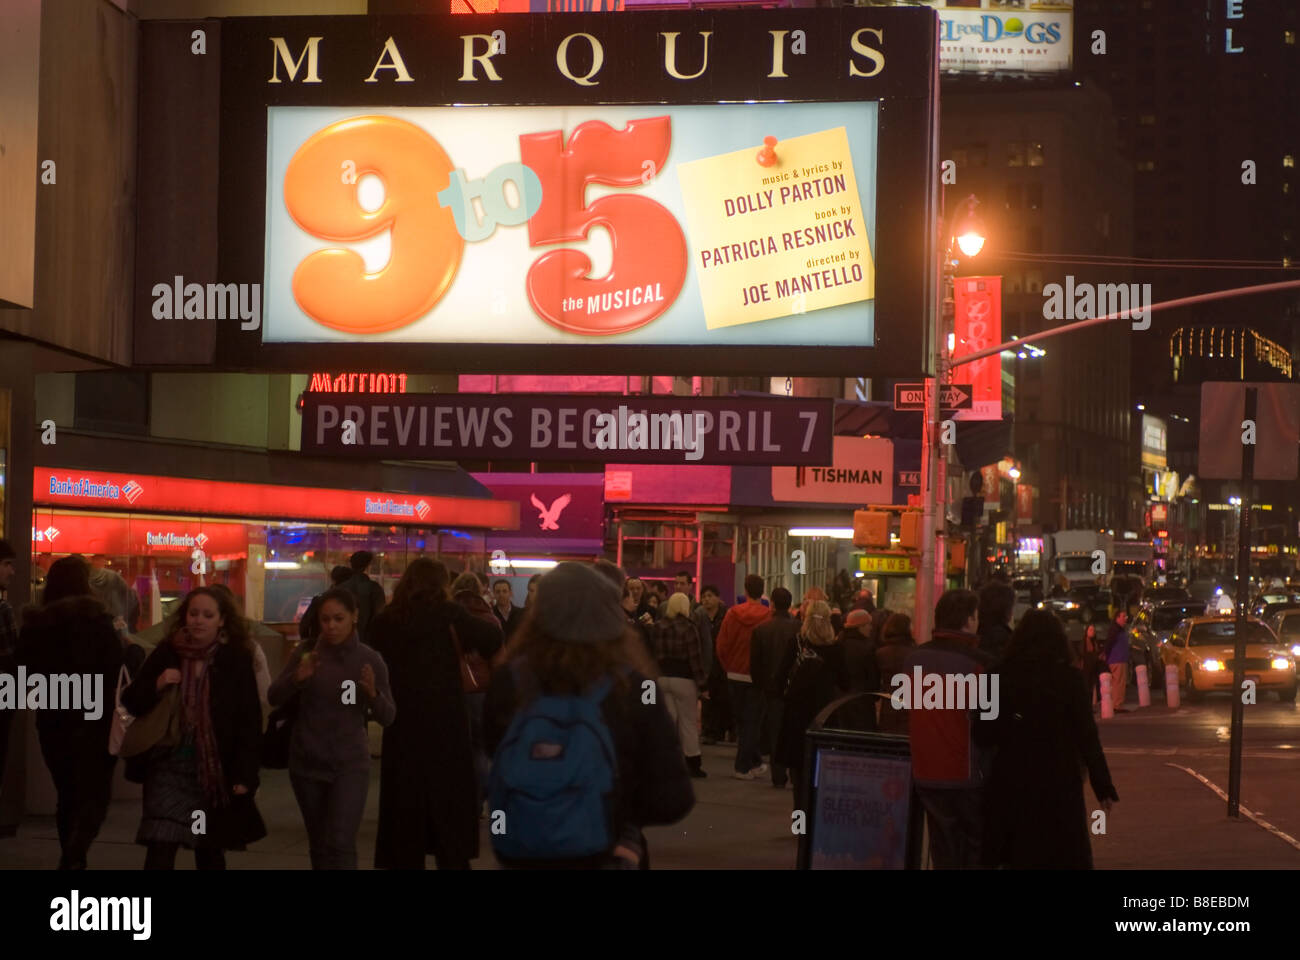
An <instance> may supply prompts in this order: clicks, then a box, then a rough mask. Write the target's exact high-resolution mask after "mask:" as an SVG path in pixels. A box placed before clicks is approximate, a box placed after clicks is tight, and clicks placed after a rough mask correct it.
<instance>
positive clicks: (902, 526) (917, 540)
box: [898, 510, 921, 550]
mask: <svg viewBox="0 0 1300 960" xmlns="http://www.w3.org/2000/svg"><path fill="white" fill-rule="evenodd" d="M898 521H899V522H898V545H899V546H901V547H902V548H903V549H904V550H917V549H919V548H920V545H921V513H920V511H917V510H910V511H908V512H906V513H903V514H902V515H900V516H899V518H898Z"/></svg>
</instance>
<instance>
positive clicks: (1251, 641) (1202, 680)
mask: <svg viewBox="0 0 1300 960" xmlns="http://www.w3.org/2000/svg"><path fill="white" fill-rule="evenodd" d="M1236 629H1237V623H1236V620H1235V619H1234V618H1233V617H1214V616H1209V617H1189V618H1188V619H1186V620H1184V621H1183V622H1182V623H1180V624H1179V625H1178V629H1177V630H1175V631H1174V632H1173V634H1172V635H1171V636H1170V637H1169V638H1168V639H1167V640H1165V641H1164V642H1163V643H1162V644H1161V645H1160V656H1161V659H1162V660H1163V661H1164V664H1165V666H1169V665H1170V664H1173V665H1174V666H1175V667H1176V668H1177V669H1178V679H1179V681H1180V682H1181V685H1182V688H1183V691H1184V695H1185V696H1186V697H1187V699H1188V700H1196V699H1199V698H1200V697H1201V696H1202V695H1203V694H1206V693H1214V692H1223V693H1228V692H1231V690H1232V678H1233V671H1234V669H1235V667H1236V664H1235V662H1234V659H1233V658H1234V655H1235V650H1234V647H1235V644H1236V635H1237V634H1236ZM1245 659H1246V662H1245V664H1244V667H1243V669H1244V674H1243V676H1244V677H1245V679H1247V680H1254V681H1255V689H1256V691H1264V690H1272V691H1274V692H1276V693H1277V695H1278V697H1279V698H1280V699H1282V700H1290V701H1294V700H1295V698H1296V658H1295V656H1294V655H1292V653H1291V651H1290V650H1288V649H1287V648H1286V646H1285V645H1284V644H1283V643H1282V642H1281V641H1279V640H1278V639H1277V637H1276V636H1275V635H1274V634H1273V631H1272V630H1270V629H1269V628H1268V627H1266V626H1265V625H1264V624H1263V622H1262V621H1259V620H1256V619H1254V618H1251V619H1249V620H1247V621H1246V658H1245Z"/></svg>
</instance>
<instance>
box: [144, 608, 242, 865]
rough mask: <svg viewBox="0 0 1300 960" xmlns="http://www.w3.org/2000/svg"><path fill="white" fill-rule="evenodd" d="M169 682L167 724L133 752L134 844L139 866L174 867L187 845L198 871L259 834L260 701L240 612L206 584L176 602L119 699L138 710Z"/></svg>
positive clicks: (160, 693) (222, 861) (154, 700)
mask: <svg viewBox="0 0 1300 960" xmlns="http://www.w3.org/2000/svg"><path fill="white" fill-rule="evenodd" d="M173 685H174V686H177V687H178V688H179V689H178V694H177V698H176V709H177V711H178V712H177V716H176V722H175V724H174V726H173V727H171V728H169V731H168V733H167V734H166V735H164V737H163V739H162V740H161V741H160V742H159V743H157V744H155V745H154V746H153V747H151V748H150V749H149V750H148V751H147V752H146V753H145V754H144V755H143V756H142V758H139V759H141V760H142V765H143V779H144V811H143V816H142V817H141V819H140V829H139V831H138V832H137V834H136V843H140V844H144V845H145V846H147V847H148V848H149V852H148V853H147V854H146V856H145V862H144V867H145V869H146V870H172V869H174V868H175V866H176V853H177V850H178V849H179V848H180V847H181V846H185V847H189V848H192V849H193V850H194V863H195V866H196V867H197V868H198V869H200V870H224V869H225V868H226V857H225V851H227V850H243V849H244V848H245V847H246V846H247V845H248V844H250V843H253V842H254V841H256V840H260V839H262V837H264V836H266V825H265V824H264V823H263V822H262V817H261V814H259V813H258V811H257V805H256V804H255V803H254V801H253V796H254V794H255V793H256V792H257V786H258V767H259V762H260V757H261V744H262V702H261V698H260V697H259V696H258V692H257V678H256V676H255V674H254V672H253V652H252V641H251V640H250V639H249V636H248V632H247V626H246V624H245V620H244V618H243V617H241V616H240V615H239V612H238V611H237V610H236V609H235V608H234V606H233V605H232V604H231V603H230V601H229V600H228V599H227V598H226V597H225V596H224V595H222V594H221V593H220V592H219V591H216V590H213V589H212V588H211V587H199V588H198V589H196V590H191V591H190V592H189V594H188V595H187V596H186V597H185V599H184V600H183V601H182V602H181V606H180V610H178V611H177V614H176V617H175V619H174V620H173V621H172V624H171V627H170V629H169V630H168V634H167V638H166V639H165V640H163V642H162V643H160V644H158V646H157V647H155V648H154V651H153V653H151V654H149V658H148V659H147V660H145V662H144V665H143V666H142V667H141V668H140V670H139V672H138V673H137V674H136V677H135V679H134V680H133V681H132V682H131V685H130V686H129V687H127V688H126V689H125V690H123V691H122V706H124V707H125V708H126V709H127V710H128V711H129V712H130V713H131V714H132V715H133V716H135V717H138V718H142V717H144V716H146V715H147V714H148V713H149V712H150V711H151V710H153V708H154V707H155V706H156V705H157V704H158V701H159V700H160V699H161V698H162V697H163V696H164V695H165V694H166V691H167V688H168V687H171V686H173ZM137 722H139V721H137ZM133 766H134V765H133ZM198 812H202V813H203V817H202V818H198V817H196V816H195V814H196V813H198ZM199 824H201V825H202V827H203V829H202V831H197V830H196V827H197V826H198V825H199Z"/></svg>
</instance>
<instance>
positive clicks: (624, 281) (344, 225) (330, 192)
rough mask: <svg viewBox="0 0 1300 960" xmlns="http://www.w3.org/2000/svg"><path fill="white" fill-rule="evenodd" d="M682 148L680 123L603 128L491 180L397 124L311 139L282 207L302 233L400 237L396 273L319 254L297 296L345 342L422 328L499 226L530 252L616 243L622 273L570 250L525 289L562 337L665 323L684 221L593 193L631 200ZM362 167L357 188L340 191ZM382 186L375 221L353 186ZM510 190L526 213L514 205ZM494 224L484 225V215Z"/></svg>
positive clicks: (539, 269) (545, 142) (537, 137)
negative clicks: (593, 238)
mask: <svg viewBox="0 0 1300 960" xmlns="http://www.w3.org/2000/svg"><path fill="white" fill-rule="evenodd" d="M671 142H672V127H671V118H669V117H651V118H646V119H640V120H633V121H630V122H629V123H628V124H627V126H626V127H624V128H623V129H622V130H615V129H614V128H613V127H611V126H609V125H608V124H606V123H603V122H601V121H589V122H587V123H583V124H581V125H579V126H578V127H577V128H576V129H574V131H573V133H572V134H571V135H570V136H569V141H568V144H567V145H566V144H565V143H564V138H563V131H561V130H552V131H548V132H546V133H533V134H525V135H522V136H520V138H519V146H520V154H521V160H522V162H511V163H506V164H503V165H501V166H499V167H497V168H496V169H495V170H493V171H492V172H491V173H489V174H488V175H487V176H486V177H485V178H483V179H480V180H470V179H468V178H467V176H466V174H465V172H464V171H463V170H460V169H456V168H454V167H453V165H452V161H451V159H450V157H448V155H447V153H446V151H445V150H443V148H442V145H441V144H439V143H438V141H437V140H435V139H434V138H433V137H432V136H430V135H429V134H428V133H426V132H425V131H424V130H422V129H421V128H420V127H417V126H416V125H415V124H412V123H408V122H407V121H405V120H398V119H396V118H393V117H382V116H366V117H354V118H352V119H349V120H341V121H339V122H337V123H333V124H330V125H329V126H328V127H325V128H324V129H323V130H320V131H319V132H317V133H316V134H314V135H313V136H312V137H311V138H310V139H308V140H307V142H306V143H304V144H303V145H302V147H300V148H299V149H298V152H297V153H295V154H294V156H293V158H292V159H291V160H290V161H289V165H288V168H287V169H286V171H285V177H284V201H285V206H286V207H287V208H288V211H289V214H290V216H292V217H293V219H294V221H295V222H296V223H297V224H298V226H300V227H301V228H302V229H303V230H305V231H307V232H308V233H310V234H312V235H313V236H315V237H319V238H321V239H322V240H330V241H335V242H355V241H360V240H366V239H368V238H370V237H373V236H376V235H378V234H380V233H382V232H383V231H385V230H388V231H390V236H391V241H392V245H391V253H390V256H389V261H388V264H387V265H386V266H385V267H384V268H383V269H382V270H380V271H379V272H377V273H373V274H368V273H366V271H365V264H364V262H363V261H362V259H361V256H360V255H359V254H357V253H356V252H354V251H352V250H348V249H344V248H337V247H334V248H328V249H324V250H318V251H317V252H315V253H312V254H310V255H309V256H307V257H305V258H304V259H303V261H302V262H301V263H300V264H299V265H298V268H297V269H296V270H295V271H294V274H293V296H294V299H295V300H296V301H297V303H298V305H299V306H300V307H301V308H302V310H303V311H304V312H305V313H306V314H307V315H308V316H310V317H312V318H313V319H315V320H316V321H317V322H318V323H321V324H323V325H324V326H327V327H331V328H333V329H335V330H342V331H346V332H348V333H362V334H364V333H383V332H385V331H388V330H395V329H398V328H400V327H404V326H406V325H408V324H410V323H414V322H415V321H416V320H418V319H420V318H421V317H423V316H424V315H425V314H427V313H428V312H429V311H430V310H431V309H433V307H434V305H435V304H437V303H438V301H439V300H440V299H442V297H443V296H444V295H445V294H446V292H447V290H448V289H449V288H450V287H451V285H452V283H453V282H454V281H455V278H456V272H457V270H458V269H459V267H460V260H461V255H462V253H463V252H464V248H465V243H466V242H469V243H476V242H479V241H482V240H486V239H488V238H489V237H491V236H492V234H493V233H494V232H495V231H496V228H497V226H498V225H505V226H518V225H520V224H523V223H525V222H527V224H528V241H529V245H530V246H533V247H546V246H552V245H555V244H562V243H571V242H574V241H578V240H583V239H585V238H586V237H587V235H588V233H589V232H590V230H591V228H592V227H596V226H601V227H604V228H605V229H606V230H608V231H609V234H610V237H611V240H612V244H613V249H614V256H613V264H612V266H611V268H610V271H609V273H608V275H606V276H604V277H599V278H592V277H589V276H588V275H587V274H588V273H589V272H590V270H591V266H592V264H591V260H590V258H589V257H588V256H587V255H586V254H584V253H582V252H580V251H578V250H573V249H555V250H551V251H549V252H546V253H543V254H542V255H541V256H539V257H538V258H537V259H536V260H535V261H534V262H533V263H532V265H531V266H530V267H529V269H528V273H527V276H526V277H525V278H524V289H525V292H526V294H527V297H528V302H529V303H530V304H531V306H532V308H533V310H534V312H536V314H537V315H538V316H539V317H541V318H542V319H543V320H545V321H546V322H547V323H549V324H551V325H552V326H555V327H558V328H559V329H561V330H568V331H570V332H573V333H580V334H586V335H589V336H601V335H607V334H613V333H623V332H626V331H628V330H634V329H636V328H637V327H641V326H644V325H645V324H647V323H649V322H650V321H652V320H654V319H655V318H656V317H658V316H659V315H660V314H662V313H663V312H664V311H665V310H666V309H667V308H668V306H669V305H670V304H671V303H672V302H673V301H674V300H675V299H676V297H677V294H678V293H680V291H681V288H682V285H683V283H685V280H686V238H685V237H684V235H683V234H682V229H681V226H680V225H679V224H678V223H677V220H676V218H675V217H673V215H672V214H671V213H670V212H669V211H668V209H667V208H665V207H664V206H663V205H662V204H659V203H657V202H656V201H654V200H651V199H650V198H648V197H642V196H637V195H635V194H632V193H619V194H615V195H612V196H606V197H600V198H599V199H597V200H594V201H593V202H592V203H590V204H588V203H587V202H586V188H587V186H588V184H596V183H600V184H610V185H614V186H625V187H634V186H637V185H639V184H643V183H644V182H646V181H645V179H644V171H646V170H647V169H650V170H659V169H662V167H663V165H664V164H665V163H666V162H667V159H668V149H669V146H670V145H671ZM345 165H351V168H352V169H354V170H355V176H351V177H348V178H341V177H340V176H339V171H340V169H341V168H343V167H344V166H345ZM366 174H374V175H375V176H377V177H379V178H380V179H381V180H383V183H384V202H383V203H382V204H381V205H380V207H379V208H378V209H377V210H374V211H366V210H365V209H363V208H362V207H361V205H360V202H359V199H358V195H357V187H356V180H358V179H359V178H360V177H362V176H364V175H366ZM507 182H511V183H513V184H514V186H515V190H516V191H517V193H518V197H519V202H518V204H517V205H512V204H511V203H510V202H508V200H507V199H506V195H505V184H506V183H507ZM476 200H477V201H478V203H479V204H480V205H481V207H482V210H483V217H482V220H480V218H479V214H478V211H477V209H476V206H475V201H476Z"/></svg>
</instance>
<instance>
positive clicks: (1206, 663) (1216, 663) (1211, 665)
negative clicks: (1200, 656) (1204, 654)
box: [1201, 660, 1223, 673]
mask: <svg viewBox="0 0 1300 960" xmlns="http://www.w3.org/2000/svg"><path fill="white" fill-rule="evenodd" d="M1201 669H1202V670H1208V671H1210V672H1211V673H1214V672H1215V671H1217V670H1222V669H1223V661H1222V660H1202V661H1201Z"/></svg>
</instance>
